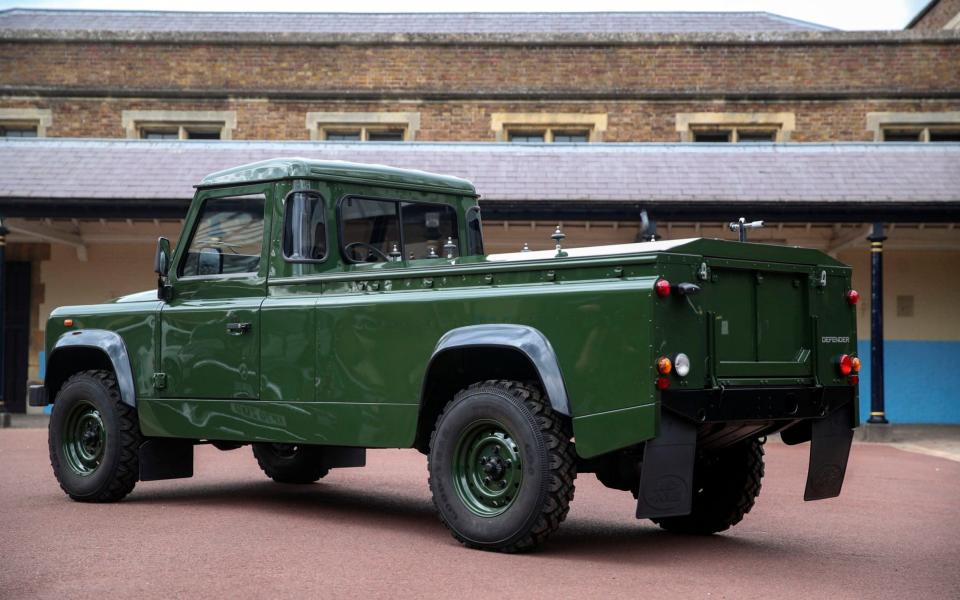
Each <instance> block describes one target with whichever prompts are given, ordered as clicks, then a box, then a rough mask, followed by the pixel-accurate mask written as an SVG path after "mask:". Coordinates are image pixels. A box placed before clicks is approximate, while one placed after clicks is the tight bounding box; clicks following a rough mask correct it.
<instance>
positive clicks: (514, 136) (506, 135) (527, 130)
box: [490, 113, 607, 144]
mask: <svg viewBox="0 0 960 600" xmlns="http://www.w3.org/2000/svg"><path fill="white" fill-rule="evenodd" d="M490 128H491V129H492V130H493V132H494V136H495V137H496V140H497V141H498V142H518V143H528V144H530V143H541V144H542V143H546V144H552V143H557V144H578V143H587V142H600V141H603V134H604V132H606V130H607V115H606V114H580V113H493V114H492V115H490Z"/></svg>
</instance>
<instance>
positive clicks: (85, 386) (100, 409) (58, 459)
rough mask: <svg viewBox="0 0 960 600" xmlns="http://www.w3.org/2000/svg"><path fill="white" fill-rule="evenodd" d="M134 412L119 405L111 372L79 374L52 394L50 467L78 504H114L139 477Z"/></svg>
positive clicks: (137, 428) (138, 441) (139, 436)
mask: <svg viewBox="0 0 960 600" xmlns="http://www.w3.org/2000/svg"><path fill="white" fill-rule="evenodd" d="M142 442H143V435H142V434H141V433H140V423H139V421H138V419H137V411H136V409H134V408H133V407H131V406H128V405H126V404H124V403H123V402H122V401H121V400H120V390H119V388H118V387H117V379H116V377H115V376H114V374H113V373H111V372H110V371H105V370H91V371H82V372H80V373H77V374H75V375H73V376H71V377H70V378H69V379H67V381H66V382H65V383H64V384H63V386H62V387H61V388H60V391H59V392H57V397H56V399H55V400H54V403H53V412H52V414H51V415H50V428H49V436H48V447H49V450H50V466H52V467H53V474H54V475H55V476H56V478H57V482H59V483H60V488H61V489H62V490H63V491H64V492H65V493H66V494H67V495H68V496H70V497H71V498H73V499H74V500H77V501H79V502H116V501H118V500H120V499H121V498H123V497H124V496H126V495H127V494H129V493H130V492H131V491H133V488H134V486H135V485H136V484H137V480H138V479H139V478H140V462H139V455H138V452H139V449H140V444H141V443H142Z"/></svg>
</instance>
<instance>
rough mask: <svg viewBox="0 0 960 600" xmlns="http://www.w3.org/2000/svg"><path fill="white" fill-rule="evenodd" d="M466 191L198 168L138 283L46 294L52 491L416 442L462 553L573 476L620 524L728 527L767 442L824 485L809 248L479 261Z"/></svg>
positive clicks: (844, 426) (282, 465) (352, 171)
mask: <svg viewBox="0 0 960 600" xmlns="http://www.w3.org/2000/svg"><path fill="white" fill-rule="evenodd" d="M477 198H478V196H477V193H476V191H475V189H474V187H473V186H472V185H471V184H470V183H469V182H467V181H464V180H462V179H457V178H454V177H445V176H440V175H432V174H429V173H424V172H419V171H407V170H399V169H393V168H388V167H381V166H372V165H360V164H351V163H343V162H325V161H314V160H305V159H278V160H269V161H264V162H259V163H255V164H250V165H245V166H241V167H237V168H234V169H229V170H226V171H221V172H218V173H214V174H212V175H210V176H208V177H206V178H205V179H204V180H203V181H202V182H201V183H200V184H199V185H198V186H197V192H196V195H195V197H194V199H193V204H192V205H191V207H190V210H189V212H188V213H187V217H186V221H185V225H184V229H183V232H182V234H181V237H180V240H179V241H178V243H177V244H176V249H175V250H171V245H170V243H169V241H167V240H166V239H163V238H161V239H160V240H159V243H158V247H157V254H156V261H155V265H154V266H155V270H156V272H157V273H158V275H159V280H158V288H157V290H150V291H147V292H142V293H137V294H132V295H129V296H125V297H122V298H118V299H117V300H114V301H112V302H109V303H105V304H98V305H88V306H69V307H62V308H58V309H56V310H55V311H53V313H52V314H51V315H50V319H49V321H48V323H47V328H46V351H47V357H48V358H47V365H46V379H45V382H44V383H43V385H39V386H32V387H31V388H30V393H29V396H30V403H31V405H33V406H44V405H46V404H49V403H52V404H53V409H52V416H51V419H50V432H49V445H50V460H51V463H52V465H53V471H54V474H55V475H56V477H57V480H58V481H59V483H60V486H61V487H62V488H63V490H64V491H65V492H66V493H67V494H68V495H69V496H70V497H71V498H73V499H75V500H80V501H84V502H112V501H117V500H120V499H121V498H123V497H124V496H126V495H127V494H129V493H130V492H131V491H132V490H133V488H134V486H135V485H136V483H137V482H138V481H150V480H158V479H171V478H178V477H190V476H192V474H193V448H194V446H195V445H197V444H211V445H213V446H215V447H217V448H219V449H221V450H231V449H235V448H239V447H241V446H243V445H246V444H250V445H251V446H252V448H253V455H254V457H255V458H256V460H257V462H258V463H259V465H260V467H261V468H262V469H263V471H264V472H265V473H266V474H267V476H269V477H271V478H272V479H274V480H276V481H278V482H282V483H286V484H310V483H313V482H315V481H317V480H318V479H320V478H322V477H324V476H325V475H326V474H327V473H328V471H329V470H330V469H335V468H342V467H362V466H363V465H364V464H365V460H366V448H416V449H417V450H419V451H420V452H422V453H424V454H426V455H427V456H428V469H429V481H430V490H431V492H432V494H433V500H434V503H435V505H436V509H437V512H438V513H439V516H440V519H441V521H442V522H443V523H444V524H445V525H446V526H447V527H448V528H449V530H450V531H451V532H452V534H453V535H454V537H456V538H457V539H458V540H460V541H461V542H462V543H464V544H466V545H468V546H471V547H475V548H482V549H489V550H501V551H520V550H526V549H530V548H533V547H535V546H537V545H538V544H540V543H541V542H543V541H544V540H545V539H546V538H547V537H548V536H549V535H550V534H551V533H552V532H553V531H555V530H556V529H557V528H558V527H559V525H560V523H561V522H562V521H563V520H564V518H565V517H566V515H567V512H568V509H569V504H570V501H571V500H572V499H573V493H574V480H575V478H576V476H577V474H578V473H580V474H583V473H594V474H595V475H596V477H597V478H598V479H599V480H600V482H602V483H603V485H605V486H607V487H610V488H614V489H617V490H623V491H625V492H630V493H632V494H633V495H634V497H635V498H636V499H637V509H636V516H637V518H649V519H652V520H654V521H655V522H656V523H658V524H659V525H660V526H661V527H663V528H665V529H668V530H671V531H679V532H688V533H700V534H709V533H714V532H718V531H723V530H725V529H727V528H728V527H730V526H732V525H734V524H736V523H737V522H739V521H740V520H741V519H742V518H743V516H744V514H746V513H747V512H748V511H749V510H750V509H751V507H752V506H753V503H754V499H755V498H756V496H757V494H758V493H759V491H760V480H761V477H762V476H763V469H764V467H763V442H764V440H765V439H766V436H769V435H771V434H773V433H780V435H781V437H782V439H783V441H784V442H786V443H787V444H798V443H802V442H808V441H809V442H810V466H809V473H808V475H807V483H806V491H805V495H804V498H805V499H806V500H816V499H821V498H829V497H833V496H836V495H838V494H839V493H840V488H841V485H842V483H843V478H844V473H845V470H846V464H847V456H848V454H849V450H850V442H851V439H852V434H853V428H854V427H856V426H857V425H858V416H857V415H858V410H857V402H858V399H857V380H858V375H857V371H858V370H859V362H860V361H859V359H858V358H857V357H856V355H855V353H856V329H855V327H856V319H855V307H854V304H855V302H856V297H857V296H856V292H854V291H853V290H851V287H850V268H849V267H847V266H845V265H843V264H841V263H839V262H837V261H836V260H834V259H832V258H830V257H829V256H827V255H825V254H823V253H821V252H818V251H814V250H808V249H803V248H792V247H782V246H774V245H764V244H754V243H741V242H733V241H720V240H707V239H682V240H671V241H661V242H647V243H636V244H624V245H616V246H605V247H594V248H568V249H564V248H563V247H562V240H563V234H562V233H561V232H560V231H559V228H558V231H557V233H555V234H554V238H555V240H556V249H554V250H549V251H521V252H516V253H510V254H485V253H484V249H483V238H482V235H481V221H480V210H479V208H478V204H477Z"/></svg>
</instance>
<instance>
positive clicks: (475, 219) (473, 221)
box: [467, 206, 483, 256]
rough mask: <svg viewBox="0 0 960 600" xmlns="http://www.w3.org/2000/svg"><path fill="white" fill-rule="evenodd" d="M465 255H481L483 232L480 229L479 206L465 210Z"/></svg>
mask: <svg viewBox="0 0 960 600" xmlns="http://www.w3.org/2000/svg"><path fill="white" fill-rule="evenodd" d="M467 255H468V256H482V255H483V231H482V229H481V227H480V207H479V206H471V207H470V208H469V210H467Z"/></svg>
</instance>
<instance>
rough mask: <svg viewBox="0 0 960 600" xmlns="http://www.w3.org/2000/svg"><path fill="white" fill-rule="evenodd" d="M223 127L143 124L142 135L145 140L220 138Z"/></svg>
mask: <svg viewBox="0 0 960 600" xmlns="http://www.w3.org/2000/svg"><path fill="white" fill-rule="evenodd" d="M221 135H223V129H222V128H219V129H211V128H210V127H209V126H203V125H200V126H194V125H178V126H176V127H170V126H163V125H143V126H141V127H140V137H141V138H142V139H145V140H219V139H221V137H220V136H221Z"/></svg>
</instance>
